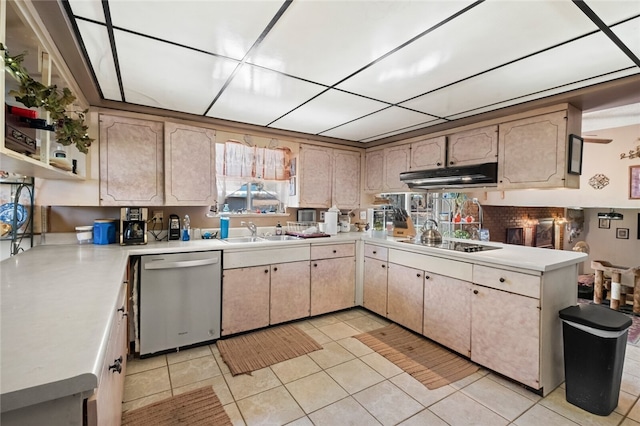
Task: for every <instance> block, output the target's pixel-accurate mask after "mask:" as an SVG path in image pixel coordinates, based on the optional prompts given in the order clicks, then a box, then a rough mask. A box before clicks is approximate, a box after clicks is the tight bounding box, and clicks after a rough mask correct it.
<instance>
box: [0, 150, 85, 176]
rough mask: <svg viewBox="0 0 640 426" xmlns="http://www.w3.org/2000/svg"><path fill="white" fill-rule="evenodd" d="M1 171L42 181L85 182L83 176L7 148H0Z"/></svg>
mask: <svg viewBox="0 0 640 426" xmlns="http://www.w3.org/2000/svg"><path fill="white" fill-rule="evenodd" d="M0 170H3V171H5V172H11V173H16V174H19V175H22V176H31V177H36V178H40V179H51V180H76V181H82V180H84V178H83V177H81V176H78V175H74V174H73V173H71V172H67V171H65V170H61V169H58V168H56V167H53V166H51V165H48V164H45V163H43V162H41V161H39V160H36V159H33V158H30V157H27V156H26V155H23V154H20V153H18V152H15V151H12V150H10V149H7V148H0Z"/></svg>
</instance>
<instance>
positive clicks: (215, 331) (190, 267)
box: [139, 251, 222, 356]
mask: <svg viewBox="0 0 640 426" xmlns="http://www.w3.org/2000/svg"><path fill="white" fill-rule="evenodd" d="M221 253H222V252H220V251H203V252H191V253H173V254H157V255H145V256H142V257H141V258H142V268H141V271H140V298H139V309H140V312H139V314H140V355H141V356H142V355H150V354H153V353H156V352H161V351H166V350H171V349H176V348H180V347H183V346H189V345H194V344H197V343H201V342H206V341H210V340H214V339H218V338H219V337H220V309H221V292H220V281H221V269H222V268H221V259H222V255H221Z"/></svg>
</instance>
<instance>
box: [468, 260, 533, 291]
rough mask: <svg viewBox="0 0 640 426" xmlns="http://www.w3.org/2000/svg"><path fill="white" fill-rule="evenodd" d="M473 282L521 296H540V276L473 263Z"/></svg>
mask: <svg viewBox="0 0 640 426" xmlns="http://www.w3.org/2000/svg"><path fill="white" fill-rule="evenodd" d="M473 282H474V283H476V284H480V285H484V286H487V287H491V288H495V289H498V290H504V291H508V292H511V293H516V294H521V295H523V296H528V297H534V298H536V299H539V298H540V277H539V276H536V275H528V274H523V273H520V272H513V271H506V270H504V269H495V268H488V267H486V266H479V265H473Z"/></svg>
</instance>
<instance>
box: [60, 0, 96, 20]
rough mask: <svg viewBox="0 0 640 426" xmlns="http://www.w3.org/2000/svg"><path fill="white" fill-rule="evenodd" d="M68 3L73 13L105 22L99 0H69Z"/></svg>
mask: <svg viewBox="0 0 640 426" xmlns="http://www.w3.org/2000/svg"><path fill="white" fill-rule="evenodd" d="M69 5H70V6H71V10H72V11H73V14H74V15H76V16H80V17H82V18H86V19H92V20H94V21H97V22H102V23H103V24H104V23H105V20H104V9H103V8H102V2H101V1H100V0H69Z"/></svg>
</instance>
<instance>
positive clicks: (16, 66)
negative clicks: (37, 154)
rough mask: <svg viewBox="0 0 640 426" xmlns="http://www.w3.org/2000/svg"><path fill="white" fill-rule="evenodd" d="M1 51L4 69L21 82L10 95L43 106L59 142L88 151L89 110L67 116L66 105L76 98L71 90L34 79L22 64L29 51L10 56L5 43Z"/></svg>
mask: <svg viewBox="0 0 640 426" xmlns="http://www.w3.org/2000/svg"><path fill="white" fill-rule="evenodd" d="M0 50H3V51H4V67H5V70H6V71H7V72H8V73H9V75H11V76H12V77H13V78H14V79H16V80H17V81H18V83H20V87H19V89H18V90H11V91H10V92H9V95H11V96H13V97H15V99H16V101H18V102H20V103H21V104H23V105H24V106H26V107H27V108H43V109H44V110H45V111H48V112H49V113H50V117H51V121H52V123H53V125H54V128H55V134H56V142H57V143H59V144H62V145H64V146H69V145H71V144H75V145H76V147H77V148H78V151H80V152H82V153H83V154H86V153H87V152H89V147H90V146H91V142H93V139H91V138H90V137H89V135H88V133H87V131H88V129H89V127H88V126H87V125H86V124H85V123H84V119H85V115H86V114H87V111H88V110H84V111H82V112H72V113H71V114H73V115H74V117H75V118H74V117H70V116H69V115H67V114H68V112H67V107H68V106H69V105H71V104H72V103H73V102H74V101H75V100H76V97H75V96H74V95H73V93H71V90H69V89H68V88H66V87H64V88H63V89H62V90H60V89H58V87H57V86H56V85H55V84H54V85H51V86H45V85H44V84H42V83H40V82H38V81H35V80H34V79H33V78H31V76H30V75H29V72H28V71H27V70H26V68H24V66H23V65H22V62H23V61H24V57H25V55H26V52H25V53H22V54H20V55H16V56H10V55H9V52H8V51H7V50H6V49H5V46H4V45H3V44H2V43H0Z"/></svg>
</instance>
